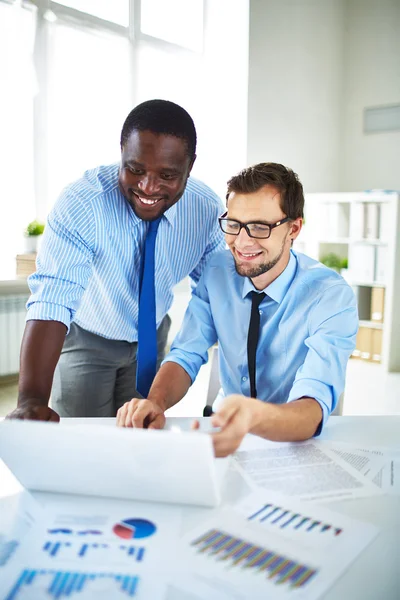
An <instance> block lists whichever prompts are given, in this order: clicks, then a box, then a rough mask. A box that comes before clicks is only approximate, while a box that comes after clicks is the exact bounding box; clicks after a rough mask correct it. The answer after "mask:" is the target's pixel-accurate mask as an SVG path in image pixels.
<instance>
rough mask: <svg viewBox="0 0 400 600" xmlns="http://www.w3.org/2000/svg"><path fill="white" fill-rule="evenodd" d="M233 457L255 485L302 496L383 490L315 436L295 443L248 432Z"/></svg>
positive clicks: (321, 498) (342, 496)
mask: <svg viewBox="0 0 400 600" xmlns="http://www.w3.org/2000/svg"><path fill="white" fill-rule="evenodd" d="M234 457H235V459H236V460H235V461H234V464H235V465H236V468H237V469H239V471H240V472H241V473H242V475H243V477H244V478H245V479H247V481H248V482H249V484H251V485H252V486H253V487H255V488H259V487H261V488H266V489H269V490H272V491H275V492H279V493H281V494H286V495H288V496H294V497H298V498H300V499H302V500H317V501H318V502H331V501H334V500H349V499H351V498H358V497H362V496H374V495H378V494H380V493H382V492H381V490H379V488H378V487H377V486H376V485H374V484H373V483H371V482H370V481H368V479H367V478H366V477H364V476H363V475H361V474H360V473H359V472H358V471H357V470H356V469H354V468H353V467H351V466H350V465H349V464H347V463H346V462H345V461H344V460H343V459H341V458H340V457H339V456H337V455H336V454H334V453H333V452H331V451H330V450H329V449H328V448H326V447H323V446H322V445H321V444H319V443H318V442H316V441H314V440H309V441H307V442H301V443H293V444H292V443H278V442H268V441H267V440H264V439H261V438H256V436H249V437H248V438H246V439H245V440H244V443H243V444H242V445H241V446H240V448H239V450H238V451H237V452H236V453H235V455H234Z"/></svg>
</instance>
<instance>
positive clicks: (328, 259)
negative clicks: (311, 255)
mask: <svg viewBox="0 0 400 600" xmlns="http://www.w3.org/2000/svg"><path fill="white" fill-rule="evenodd" d="M342 260H343V259H341V258H340V256H338V255H337V254H335V253H334V252H329V253H328V254H325V256H323V257H322V258H321V260H320V262H322V264H323V265H325V266H326V267H329V268H330V269H333V270H334V271H337V272H338V273H339V271H340V269H341V267H342Z"/></svg>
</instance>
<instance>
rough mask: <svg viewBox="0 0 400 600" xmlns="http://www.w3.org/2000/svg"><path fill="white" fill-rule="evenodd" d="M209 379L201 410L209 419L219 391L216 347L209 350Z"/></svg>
mask: <svg viewBox="0 0 400 600" xmlns="http://www.w3.org/2000/svg"><path fill="white" fill-rule="evenodd" d="M210 363H211V366H210V378H209V380H208V390H207V404H206V406H205V407H204V410H203V416H204V417H209V416H210V415H211V414H212V405H213V403H214V400H215V399H216V397H217V396H218V392H219V389H220V387H221V384H220V381H219V360H218V346H213V348H211V358H210Z"/></svg>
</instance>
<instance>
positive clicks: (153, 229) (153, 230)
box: [147, 217, 161, 234]
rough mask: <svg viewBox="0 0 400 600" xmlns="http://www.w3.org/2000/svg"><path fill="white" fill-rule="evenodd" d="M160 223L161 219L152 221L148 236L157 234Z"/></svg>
mask: <svg viewBox="0 0 400 600" xmlns="http://www.w3.org/2000/svg"><path fill="white" fill-rule="evenodd" d="M160 221H161V217H159V218H158V219H155V221H150V224H149V230H148V232H147V233H148V234H149V233H156V232H157V228H158V226H159V224H160Z"/></svg>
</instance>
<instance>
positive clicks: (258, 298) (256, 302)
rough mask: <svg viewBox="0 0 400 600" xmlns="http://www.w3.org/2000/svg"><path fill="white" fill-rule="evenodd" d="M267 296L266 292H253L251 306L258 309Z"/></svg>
mask: <svg viewBox="0 0 400 600" xmlns="http://www.w3.org/2000/svg"><path fill="white" fill-rule="evenodd" d="M265 296H266V294H265V292H260V293H258V292H251V304H252V306H255V307H256V308H258V307H259V306H260V304H261V302H262V301H263V300H264V298H265Z"/></svg>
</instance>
